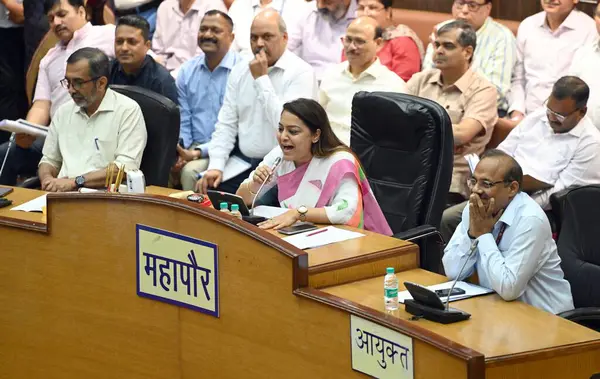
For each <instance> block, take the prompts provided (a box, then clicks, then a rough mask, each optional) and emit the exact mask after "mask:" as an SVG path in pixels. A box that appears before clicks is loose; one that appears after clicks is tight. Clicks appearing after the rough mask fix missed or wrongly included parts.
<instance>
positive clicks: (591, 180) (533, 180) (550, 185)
mask: <svg viewBox="0 0 600 379" xmlns="http://www.w3.org/2000/svg"><path fill="white" fill-rule="evenodd" d="M589 94H590V89H589V87H588V86H587V84H586V83H585V82H584V81H583V80H581V79H580V78H577V77H574V76H565V77H562V78H560V79H559V80H558V81H557V82H556V83H555V84H554V87H553V88H552V93H551V94H550V97H549V98H548V99H547V101H546V102H545V104H544V105H543V106H541V107H540V109H538V110H536V111H535V112H532V113H530V114H529V115H528V116H527V117H525V119H524V120H523V121H522V122H521V123H520V124H519V125H518V126H517V127H516V128H515V129H513V130H512V131H511V132H510V134H509V135H508V137H507V138H506V139H505V140H504V141H503V142H502V143H501V144H500V146H498V149H499V150H502V151H504V152H506V153H507V154H508V155H510V156H512V157H513V158H514V159H516V160H517V162H519V164H520V166H521V167H522V168H523V174H524V176H523V183H522V184H521V190H522V191H525V192H527V193H529V194H530V195H531V198H532V199H533V200H535V201H536V202H537V203H538V204H539V205H540V206H541V207H542V208H545V209H549V207H550V195H552V194H553V193H555V192H558V191H561V190H563V189H565V188H568V187H571V186H583V185H588V184H600V154H598V152H600V131H599V130H598V129H597V128H596V127H595V126H594V124H592V122H591V120H590V119H589V117H587V101H588V98H589ZM466 204H467V203H466V202H464V203H462V204H458V205H456V206H454V207H450V208H448V209H446V210H445V211H444V214H443V216H442V222H441V225H440V232H441V233H442V236H444V238H449V237H450V236H451V235H452V233H453V232H454V229H455V228H456V226H457V225H458V223H459V222H460V215H461V214H462V211H463V209H464V207H465V206H466ZM446 240H447V239H446Z"/></svg>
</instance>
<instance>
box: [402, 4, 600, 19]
mask: <svg viewBox="0 0 600 379" xmlns="http://www.w3.org/2000/svg"><path fill="white" fill-rule="evenodd" d="M597 2H598V0H588V1H587V2H586V3H582V2H580V3H579V5H578V7H579V9H581V10H583V11H584V12H586V13H587V14H589V15H590V16H591V15H593V13H594V10H595V9H596V5H595V4H596V3H597ZM452 3H454V0H394V7H395V8H405V9H417V10H423V11H430V12H442V13H450V11H451V9H452ZM492 4H493V7H492V17H494V18H502V19H507V20H517V21H521V20H523V19H525V18H526V17H528V16H531V15H532V14H535V13H537V12H540V11H541V10H542V7H541V5H540V0H493V1H492Z"/></svg>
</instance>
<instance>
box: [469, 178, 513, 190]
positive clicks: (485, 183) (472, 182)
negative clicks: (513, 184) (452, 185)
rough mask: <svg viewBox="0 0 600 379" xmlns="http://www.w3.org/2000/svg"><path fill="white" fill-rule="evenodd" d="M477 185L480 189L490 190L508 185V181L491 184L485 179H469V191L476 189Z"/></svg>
mask: <svg viewBox="0 0 600 379" xmlns="http://www.w3.org/2000/svg"><path fill="white" fill-rule="evenodd" d="M477 183H479V187H480V188H483V189H485V190H489V189H492V188H493V187H494V186H497V185H498V184H500V183H508V181H506V180H498V181H497V182H490V181H489V180H485V179H484V180H480V181H478V180H477V179H475V178H473V177H471V178H469V180H467V185H468V186H469V189H473V188H475V186H476V185H477Z"/></svg>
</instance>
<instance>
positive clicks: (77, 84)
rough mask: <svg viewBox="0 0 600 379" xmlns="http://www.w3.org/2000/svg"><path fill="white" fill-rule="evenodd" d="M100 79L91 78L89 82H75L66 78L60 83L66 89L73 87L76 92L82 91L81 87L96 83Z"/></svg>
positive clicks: (76, 80)
mask: <svg viewBox="0 0 600 379" xmlns="http://www.w3.org/2000/svg"><path fill="white" fill-rule="evenodd" d="M98 79H100V78H91V79H89V80H78V79H75V80H73V81H71V80H69V79H67V78H64V79H62V80H61V81H60V85H62V86H63V87H64V88H65V89H69V87H73V89H75V90H80V89H81V87H82V86H83V85H84V84H85V83H89V82H94V81H96V80H98Z"/></svg>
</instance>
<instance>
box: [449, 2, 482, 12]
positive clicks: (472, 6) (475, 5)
mask: <svg viewBox="0 0 600 379" xmlns="http://www.w3.org/2000/svg"><path fill="white" fill-rule="evenodd" d="M485 4H487V2H486V3H484V4H480V3H478V2H475V1H465V0H454V6H455V7H457V8H462V7H463V6H465V5H466V6H467V7H468V9H469V11H470V12H477V11H478V10H479V9H480V8H481V7H483V6H484V5H485Z"/></svg>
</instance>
